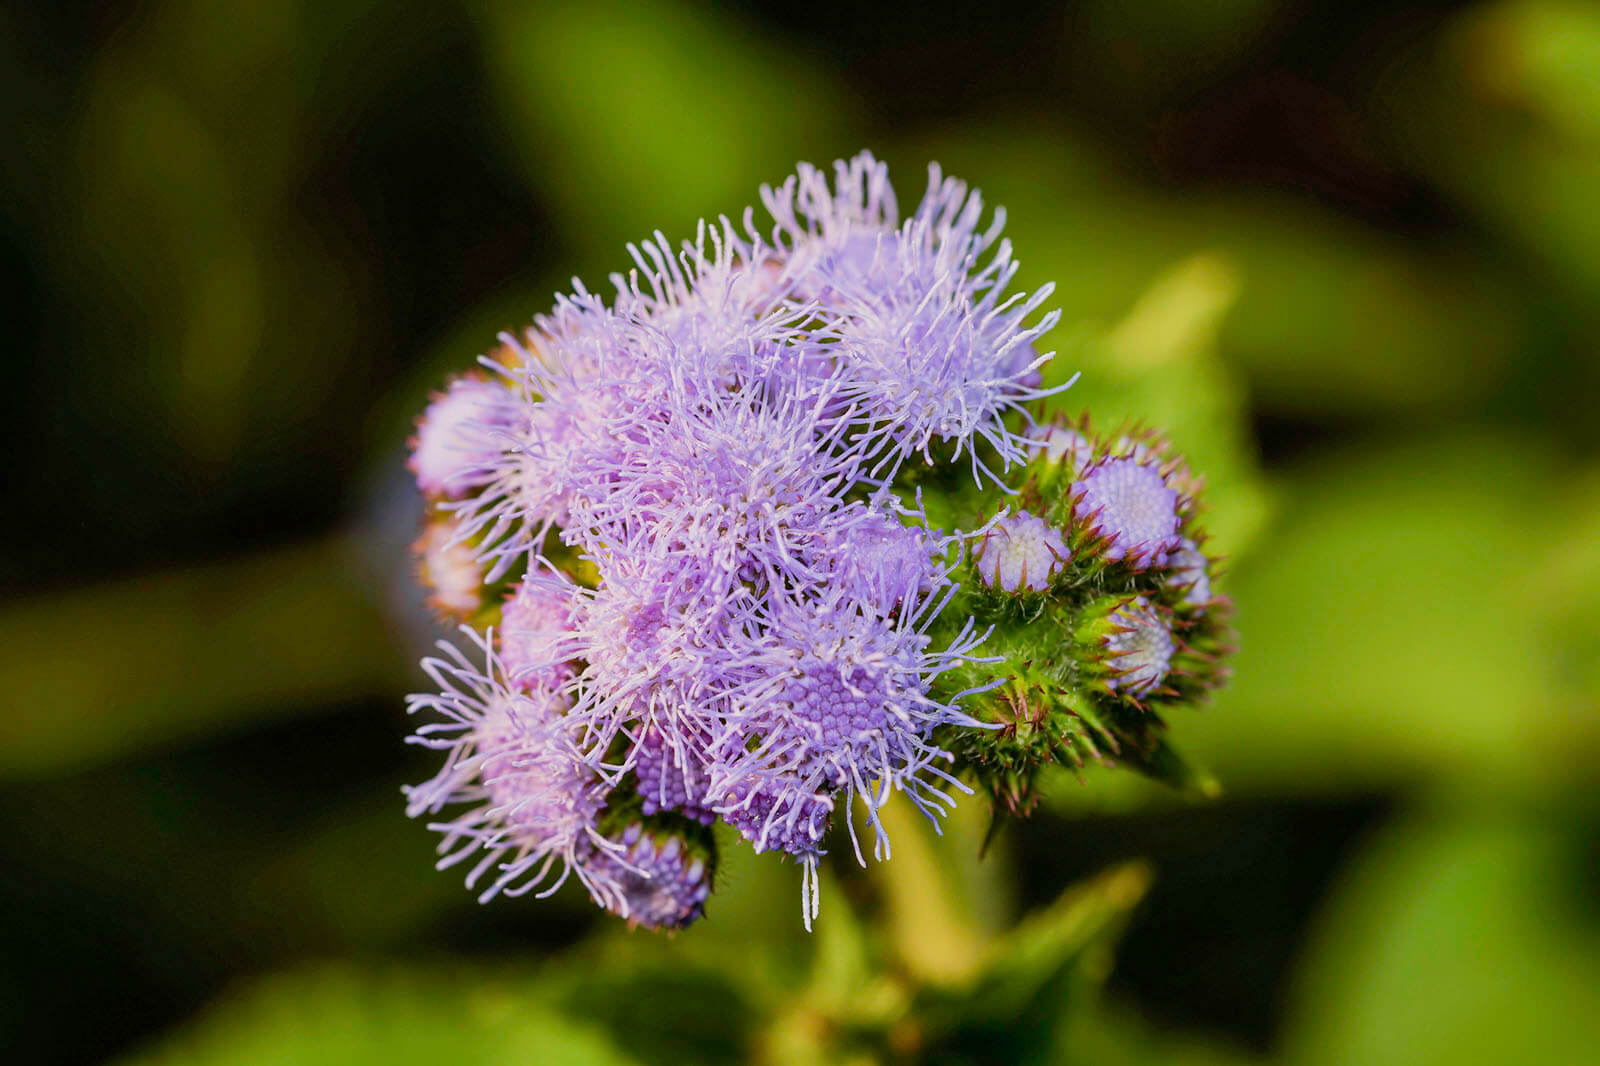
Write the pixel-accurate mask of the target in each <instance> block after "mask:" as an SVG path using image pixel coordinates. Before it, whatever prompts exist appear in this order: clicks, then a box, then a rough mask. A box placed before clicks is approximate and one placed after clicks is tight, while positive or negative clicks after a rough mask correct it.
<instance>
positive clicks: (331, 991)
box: [122, 967, 638, 1066]
mask: <svg viewBox="0 0 1600 1066" xmlns="http://www.w3.org/2000/svg"><path fill="white" fill-rule="evenodd" d="M122 1061H123V1063H124V1064H125V1066H283V1064H291V1063H292V1064H293V1066H324V1064H325V1066H365V1064H368V1063H370V1064H372V1066H408V1064H412V1063H415V1064H416V1066H440V1064H441V1063H449V1064H451V1066H525V1064H527V1063H538V1064H540V1066H613V1064H614V1066H624V1064H628V1063H634V1062H636V1061H638V1060H636V1059H634V1058H632V1057H630V1056H628V1055H625V1054H623V1053H622V1052H621V1051H620V1050H618V1048H617V1046H616V1044H615V1043H613V1041H612V1040H611V1039H610V1038H609V1037H608V1035H607V1034H605V1033H604V1032H603V1031H602V1030H600V1029H599V1028H598V1027H596V1026H595V1025H594V1024H593V1023H592V1022H589V1021H579V1020H577V1019H575V1018H573V1017H571V1016H569V1015H566V1014H563V1013H561V1012H559V1011H557V1010H555V1009H553V1008H551V1007H550V1006H549V1005H548V1003H547V1002H546V1001H544V1000H543V999H542V997H540V996H539V995H538V993H537V989H536V988H535V986H533V985H532V984H531V983H530V982H528V981H527V980H525V979H518V978H514V977H509V976H508V977H503V978H493V977H482V976H477V977H467V976H465V975H461V974H455V973H450V972H448V971H446V972H444V973H428V974H424V973H420V972H413V971H402V970H395V971H384V972H377V973H373V972H364V971H360V970H356V969H351V968H344V967H341V968H332V969H327V970H322V971H317V972H312V973H305V974H293V975H287V976H281V977H273V978H268V979H266V980H264V981H260V982H258V983H256V984H254V985H252V986H248V987H246V988H244V989H241V990H239V991H236V992H235V993H234V994H233V995H231V996H229V997H228V998H227V999H225V1000H224V1001H223V1002H222V1003H220V1004H218V1005H217V1006H215V1007H213V1008H212V1009H211V1010H210V1011H208V1012H207V1013H206V1014H204V1015H203V1016H202V1017H201V1018H200V1019H199V1021H197V1022H195V1023H193V1024H192V1025H190V1026H188V1027H187V1028H186V1029H185V1030H184V1031H182V1032H181V1033H179V1034H178V1035H176V1036H174V1037H171V1038H169V1039H167V1040H165V1041H162V1042H161V1043H160V1044H158V1045H157V1046H156V1047H154V1048H152V1049H150V1050H148V1051H146V1052H143V1053H141V1054H136V1055H133V1056H131V1057H129V1058H127V1059H124V1060H122Z"/></svg>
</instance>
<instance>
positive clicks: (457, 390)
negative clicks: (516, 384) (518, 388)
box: [411, 377, 514, 497]
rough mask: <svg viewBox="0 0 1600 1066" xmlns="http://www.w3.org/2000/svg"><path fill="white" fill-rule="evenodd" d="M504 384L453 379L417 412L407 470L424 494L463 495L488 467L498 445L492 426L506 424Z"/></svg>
mask: <svg viewBox="0 0 1600 1066" xmlns="http://www.w3.org/2000/svg"><path fill="white" fill-rule="evenodd" d="M512 404H513V397H512V395H511V393H510V392H509V391H507V389H506V388H505V386H503V385H500V384H498V383H496V382H493V381H483V380H480V379H478V378H470V377H468V378H459V379H457V380H456V381H453V382H451V384H450V387H449V388H448V389H446V390H445V391H444V392H443V393H441V394H439V395H438V396H436V397H435V398H434V400H433V402H432V403H430V404H429V405H428V409H427V410H426V411H424V412H423V414H422V419H421V421H420V422H419V423H418V424H417V435H416V437H415V438H413V440H412V449H411V472H412V473H413V474H415V475H416V477H417V487H418V488H420V489H421V490H422V491H423V492H425V493H427V494H428V495H430V496H451V497H456V496H464V495H466V493H467V492H468V491H469V490H470V489H471V487H472V486H473V484H475V483H476V482H478V481H481V480H482V479H483V478H484V477H485V476H486V474H487V472H488V471H489V470H490V469H492V467H493V464H494V461H495V459H496V457H498V456H499V454H500V450H501V446H500V443H499V440H498V438H497V436H496V430H498V429H500V428H502V427H504V426H508V425H510V424H511V422H512V419H513V416H514V408H513V406H512Z"/></svg>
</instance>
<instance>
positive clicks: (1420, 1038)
mask: <svg viewBox="0 0 1600 1066" xmlns="http://www.w3.org/2000/svg"><path fill="white" fill-rule="evenodd" d="M1552 814H1554V815H1555V817H1552ZM1592 832H1593V830H1592V825H1589V826H1585V825H1584V824H1583V823H1582V822H1581V821H1578V820H1576V819H1572V818H1570V817H1565V818H1564V817H1562V816H1561V815H1560V813H1559V811H1552V810H1539V809H1519V808H1516V807H1512V806H1509V805H1505V804H1499V805H1497V806H1496V808H1495V809H1493V810H1488V809H1485V808H1481V807H1480V808H1475V809H1472V810H1465V809H1462V810H1454V811H1444V810H1437V811H1432V812H1425V813H1423V814H1422V815H1420V816H1418V817H1415V818H1411V819H1408V820H1407V821H1405V822H1402V823H1401V824H1399V825H1397V826H1395V827H1394V828H1393V829H1392V830H1391V831H1389V832H1387V833H1386V835H1385V836H1384V837H1383V838H1382V839H1380V840H1379V841H1378V842H1376V843H1375V844H1374V845H1373V847H1372V848H1371V849H1370V850H1369V851H1368V852H1367V854H1366V855H1365V856H1364V857H1363V858H1362V859H1361V861H1360V862H1359V864H1358V865H1357V867H1356V868H1355V869H1354V870H1353V872H1352V874H1351V876H1350V878H1349V880H1348V882H1347V883H1346V884H1345V885H1344V887H1343V889H1342V890H1341V892H1340V893H1339V895H1338V896H1337V897H1336V898H1335V899H1334V901H1333V902H1332V904H1331V905H1330V907H1329V908H1328V910H1327V912H1326V913H1325V914H1324V916H1323V919H1322V922H1321V929H1320V932H1319V933H1318V935H1317V936H1316V937H1315V938H1314V940H1313V943H1312V946H1311V950H1310V952H1309V954H1308V957H1307V959H1306V962H1305V970H1304V973H1303V975H1302V979H1301V981H1300V982H1299V987H1298V989H1297V991H1296V995H1295V997H1294V998H1295V1002H1294V1007H1293V1009H1292V1011H1291V1022H1290V1029H1289V1033H1288V1036H1287V1039H1286V1050H1287V1052H1288V1055H1287V1058H1288V1059H1289V1061H1291V1062H1293V1063H1297V1064H1305V1066H1319V1064H1322V1063H1328V1064H1332V1063H1361V1064H1362V1066H1387V1064H1391V1063H1393V1064H1395V1066H1401V1064H1404V1066H1429V1064H1434V1063H1437V1064H1440V1066H1447V1064H1448V1066H1456V1064H1461V1063H1468V1062H1483V1063H1511V1062H1518V1063H1523V1062H1525V1063H1541V1064H1548V1066H1557V1064H1564V1063H1571V1064H1573V1066H1576V1064H1578V1063H1586V1062H1592V1061H1594V1052H1595V1049H1596V1048H1597V1047H1600V1015H1597V1014H1596V1011H1595V1009H1594V1006H1595V990H1596V989H1600V931H1597V930H1596V928H1595V927H1594V925H1593V910H1592V902H1593V901H1592V899H1589V898H1586V897H1585V896H1584V895H1583V894H1582V892H1581V891H1580V890H1578V889H1577V888H1576V887H1575V886H1574V875H1576V874H1580V873H1581V872H1583V871H1584V870H1585V867H1584V865H1583V864H1584V863H1585V862H1586V861H1587V862H1589V863H1591V864H1592V854H1591V851H1592ZM1586 857H1587V858H1586ZM1588 872H1590V873H1592V870H1590V871H1588Z"/></svg>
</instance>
